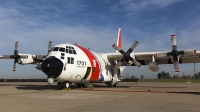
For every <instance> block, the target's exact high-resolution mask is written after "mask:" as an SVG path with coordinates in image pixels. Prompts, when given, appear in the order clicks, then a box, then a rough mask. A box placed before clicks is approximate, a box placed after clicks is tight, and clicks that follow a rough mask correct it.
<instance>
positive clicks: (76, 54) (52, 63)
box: [41, 44, 124, 84]
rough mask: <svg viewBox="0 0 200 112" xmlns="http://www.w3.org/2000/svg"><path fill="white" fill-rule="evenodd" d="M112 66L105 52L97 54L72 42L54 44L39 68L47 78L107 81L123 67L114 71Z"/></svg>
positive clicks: (71, 80) (64, 80)
mask: <svg viewBox="0 0 200 112" xmlns="http://www.w3.org/2000/svg"><path fill="white" fill-rule="evenodd" d="M113 67H114V66H111V64H110V63H109V61H108V60H107V57H106V54H103V53H102V54H98V53H95V52H93V51H91V50H88V49H86V48H84V47H81V46H79V45H73V44H58V45H56V46H55V47H54V48H52V50H51V51H50V52H49V53H48V55H47V57H46V58H45V60H44V61H43V62H42V64H41V70H42V71H43V72H44V73H45V74H46V75H47V76H48V78H51V79H54V80H56V81H57V82H72V83H82V82H81V81H82V79H84V80H87V81H88V82H109V81H111V80H113V77H114V75H119V74H121V73H117V72H122V71H123V68H124V67H120V69H119V70H118V71H114V70H112V68H113ZM118 78H119V76H116V79H114V80H115V83H117V82H118V81H119V79H118ZM48 83H49V82H48ZM115 83H114V84H115ZM50 84H51V82H50Z"/></svg>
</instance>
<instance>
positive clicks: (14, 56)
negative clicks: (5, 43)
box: [3, 42, 28, 72]
mask: <svg viewBox="0 0 200 112" xmlns="http://www.w3.org/2000/svg"><path fill="white" fill-rule="evenodd" d="M3 58H5V59H10V58H11V59H14V64H13V72H15V71H16V63H22V60H21V58H23V59H26V58H28V55H19V54H18V42H15V48H14V54H13V55H3Z"/></svg>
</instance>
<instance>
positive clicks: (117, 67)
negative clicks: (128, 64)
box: [114, 58, 124, 70]
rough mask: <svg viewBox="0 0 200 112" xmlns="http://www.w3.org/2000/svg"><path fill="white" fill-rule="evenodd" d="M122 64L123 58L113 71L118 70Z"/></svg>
mask: <svg viewBox="0 0 200 112" xmlns="http://www.w3.org/2000/svg"><path fill="white" fill-rule="evenodd" d="M123 62H124V58H122V59H121V60H120V61H119V62H118V63H117V65H116V66H115V67H114V69H115V70H117V69H119V67H120V66H121V65H122V63H123Z"/></svg>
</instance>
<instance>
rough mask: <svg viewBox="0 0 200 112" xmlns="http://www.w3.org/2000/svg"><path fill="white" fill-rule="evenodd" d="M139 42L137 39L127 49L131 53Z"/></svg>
mask: <svg viewBox="0 0 200 112" xmlns="http://www.w3.org/2000/svg"><path fill="white" fill-rule="evenodd" d="M138 44H139V42H138V41H135V42H134V43H133V44H132V45H131V47H130V48H129V50H128V51H127V52H128V53H131V52H132V51H133V50H134V49H135V47H136V46H137V45H138Z"/></svg>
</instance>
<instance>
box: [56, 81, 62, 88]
mask: <svg viewBox="0 0 200 112" xmlns="http://www.w3.org/2000/svg"><path fill="white" fill-rule="evenodd" d="M57 88H58V90H62V83H61V82H58V83H57Z"/></svg>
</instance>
